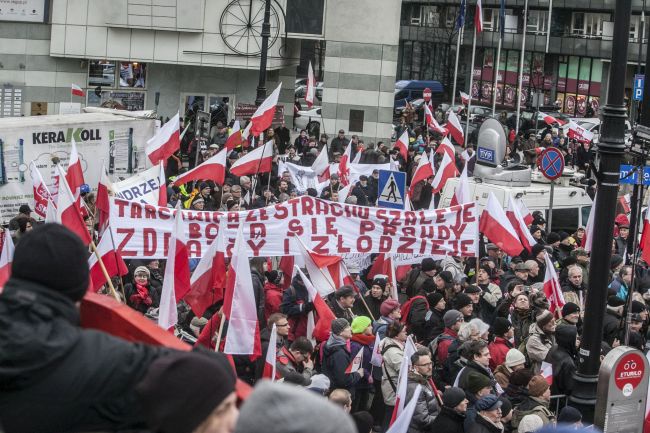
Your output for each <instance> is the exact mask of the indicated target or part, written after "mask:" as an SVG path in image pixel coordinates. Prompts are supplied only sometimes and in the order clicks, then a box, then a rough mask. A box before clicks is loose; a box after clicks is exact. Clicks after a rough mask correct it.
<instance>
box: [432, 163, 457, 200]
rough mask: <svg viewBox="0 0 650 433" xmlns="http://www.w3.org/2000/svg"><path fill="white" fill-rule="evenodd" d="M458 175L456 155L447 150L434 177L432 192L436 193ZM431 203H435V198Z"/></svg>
mask: <svg viewBox="0 0 650 433" xmlns="http://www.w3.org/2000/svg"><path fill="white" fill-rule="evenodd" d="M456 176H458V168H456V157H455V156H454V157H453V158H452V157H450V156H449V153H447V152H445V154H444V156H443V157H442V161H440V167H438V171H437V172H436V175H435V176H434V178H433V182H432V183H431V187H432V188H433V191H432V193H433V194H436V193H438V192H440V191H442V189H443V188H444V187H445V184H446V183H447V181H448V180H449V179H451V178H452V177H456ZM431 204H432V205H433V204H434V200H431Z"/></svg>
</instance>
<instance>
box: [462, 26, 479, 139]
mask: <svg viewBox="0 0 650 433" xmlns="http://www.w3.org/2000/svg"><path fill="white" fill-rule="evenodd" d="M476 33H477V31H476V25H474V39H473V41H472V63H471V64H472V66H471V67H470V71H469V100H468V101H467V122H466V123H465V143H464V145H463V147H464V148H466V149H467V141H468V140H469V113H470V109H471V108H472V97H473V96H474V95H472V86H473V85H474V61H475V60H476Z"/></svg>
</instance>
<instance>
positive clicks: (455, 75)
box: [451, 25, 465, 107]
mask: <svg viewBox="0 0 650 433" xmlns="http://www.w3.org/2000/svg"><path fill="white" fill-rule="evenodd" d="M464 31H465V26H464V25H463V26H461V27H460V28H459V29H458V38H456V61H455V63H454V86H453V89H454V90H453V91H452V94H451V106H452V107H453V106H454V105H455V104H456V82H457V81H458V57H460V40H461V39H462V38H463V33H464Z"/></svg>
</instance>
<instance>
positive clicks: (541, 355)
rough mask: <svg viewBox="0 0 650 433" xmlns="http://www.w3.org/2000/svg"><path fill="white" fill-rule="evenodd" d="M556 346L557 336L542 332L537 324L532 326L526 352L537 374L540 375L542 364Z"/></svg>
mask: <svg viewBox="0 0 650 433" xmlns="http://www.w3.org/2000/svg"><path fill="white" fill-rule="evenodd" d="M554 345H555V335H554V334H551V335H549V334H546V333H545V332H544V331H542V328H540V327H539V326H538V325H537V323H533V324H532V325H530V331H529V334H528V341H527V342H526V352H528V358H529V359H530V363H531V366H530V368H531V369H532V370H533V372H534V373H535V374H538V373H539V372H540V370H541V368H542V362H543V361H545V360H546V356H547V355H548V352H549V351H550V350H551V349H552V348H553V346H554Z"/></svg>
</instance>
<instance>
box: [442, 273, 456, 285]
mask: <svg viewBox="0 0 650 433" xmlns="http://www.w3.org/2000/svg"><path fill="white" fill-rule="evenodd" d="M438 276H439V277H440V278H442V281H444V282H445V283H446V284H451V283H453V282H454V276H453V275H451V272H449V271H442V272H440V273H439V274H438Z"/></svg>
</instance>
